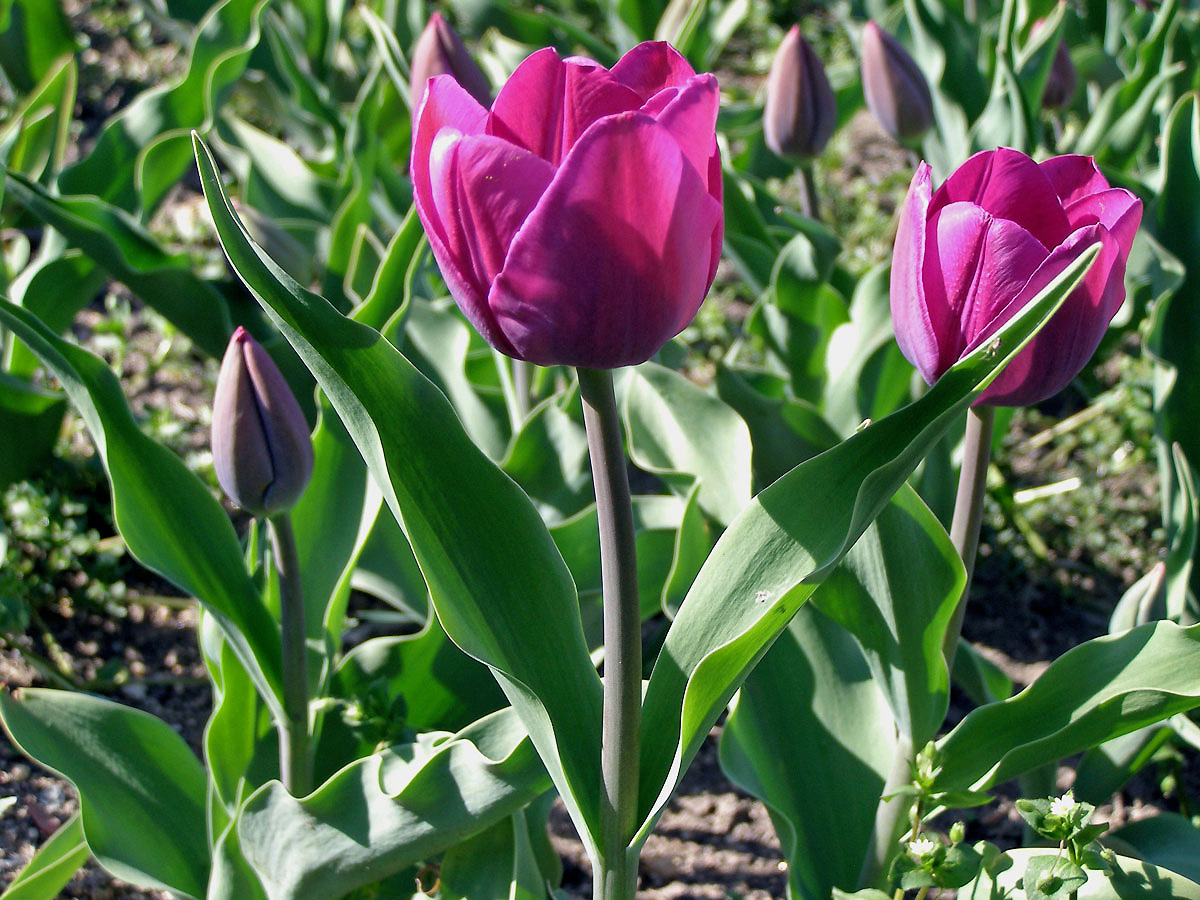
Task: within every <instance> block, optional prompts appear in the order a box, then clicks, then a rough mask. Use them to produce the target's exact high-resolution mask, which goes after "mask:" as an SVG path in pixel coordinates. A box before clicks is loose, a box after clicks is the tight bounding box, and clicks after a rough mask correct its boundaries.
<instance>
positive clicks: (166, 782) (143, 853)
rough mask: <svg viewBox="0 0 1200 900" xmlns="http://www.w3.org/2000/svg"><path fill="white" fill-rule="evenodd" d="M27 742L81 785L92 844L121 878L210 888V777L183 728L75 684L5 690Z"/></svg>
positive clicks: (10, 722)
mask: <svg viewBox="0 0 1200 900" xmlns="http://www.w3.org/2000/svg"><path fill="white" fill-rule="evenodd" d="M0 719H3V721H4V727H5V728H7V729H8V733H9V734H10V735H11V736H12V739H13V743H15V744H16V745H17V746H18V747H19V748H20V749H21V752H23V753H25V754H26V755H27V756H29V757H30V758H31V759H33V760H35V761H36V762H37V763H38V764H39V765H42V766H45V767H46V768H48V769H53V770H54V771H55V772H58V773H59V774H61V775H62V776H63V777H64V778H66V779H67V780H68V781H70V782H71V783H72V784H74V785H75V787H76V789H77V790H78V791H79V807H80V820H81V821H82V823H83V833H84V835H85V837H86V839H87V845H88V847H89V848H90V849H91V851H92V853H93V854H95V856H96V859H98V860H99V861H100V864H101V865H103V866H104V867H105V868H106V869H108V870H109V871H110V872H112V873H113V874H114V875H116V876H117V877H118V878H121V879H123V880H125V881H129V882H132V883H133V884H139V885H142V886H146V887H155V888H164V889H166V890H172V891H176V892H178V893H180V894H183V895H185V896H187V897H191V898H196V900H199V898H201V897H203V896H204V891H205V885H206V883H207V882H208V867H209V853H208V837H207V831H206V825H205V815H204V794H205V791H206V790H207V779H206V778H205V775H204V769H203V767H201V765H200V761H199V760H197V759H196V757H195V756H194V755H193V754H192V751H191V750H190V749H189V748H188V745H187V744H185V743H184V741H183V738H181V737H180V736H179V735H178V734H176V733H175V732H174V731H173V730H172V729H171V727H170V726H169V725H167V724H166V723H165V722H163V721H162V720H161V719H156V718H155V717H154V716H152V715H150V714H148V713H144V712H142V711H140V710H136V709H132V708H130V707H128V706H122V705H121V704H119V703H113V702H112V701H110V700H102V699H100V698H99V697H93V696H90V695H88V694H80V693H75V692H73V691H55V690H48V689H44V688H43V689H38V688H26V689H24V690H23V691H22V692H21V699H20V700H17V699H14V698H13V697H11V696H9V695H8V694H7V693H0Z"/></svg>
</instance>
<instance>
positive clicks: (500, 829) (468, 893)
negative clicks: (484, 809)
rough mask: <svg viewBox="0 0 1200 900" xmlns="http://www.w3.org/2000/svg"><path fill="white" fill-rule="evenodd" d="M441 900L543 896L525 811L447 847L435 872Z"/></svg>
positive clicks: (528, 899) (542, 881)
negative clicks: (439, 885)
mask: <svg viewBox="0 0 1200 900" xmlns="http://www.w3.org/2000/svg"><path fill="white" fill-rule="evenodd" d="M438 879H439V881H440V883H441V891H440V892H439V894H438V896H439V897H440V898H442V900H545V897H546V879H545V878H544V877H543V875H542V873H541V870H540V869H539V868H538V861H537V858H536V857H535V856H534V851H533V847H532V845H531V843H530V840H529V829H528V828H527V826H526V823H525V815H524V814H523V813H522V812H517V813H516V814H515V815H514V816H512V817H511V818H508V819H504V820H503V821H501V822H498V823H497V824H495V825H493V826H492V827H491V828H489V829H487V830H486V831H482V832H480V833H479V834H477V835H475V836H474V837H472V838H470V839H468V840H466V841H464V842H463V843H461V844H459V845H458V846H456V847H453V848H452V849H450V850H449V851H448V852H447V853H446V855H445V856H444V857H442V866H441V870H440V872H439V875H438Z"/></svg>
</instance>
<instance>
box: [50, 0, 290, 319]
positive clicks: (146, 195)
mask: <svg viewBox="0 0 1200 900" xmlns="http://www.w3.org/2000/svg"><path fill="white" fill-rule="evenodd" d="M268 3H269V0H220V2H217V3H215V4H213V6H212V8H211V9H210V10H209V12H208V15H206V16H205V17H204V19H203V21H201V22H200V24H199V25H198V26H197V28H196V30H195V32H194V36H193V39H192V43H191V46H190V47H189V48H188V67H187V72H185V73H184V75H183V76H182V78H181V79H180V80H179V81H177V82H175V83H173V84H167V85H163V86H162V87H159V88H152V89H150V90H148V91H144V92H142V93H141V94H139V95H138V96H137V97H136V98H134V100H133V102H131V103H130V104H129V105H128V106H126V107H125V108H124V109H123V110H121V111H120V112H119V113H118V114H117V115H116V116H114V117H113V118H111V119H109V121H108V122H107V123H106V124H105V126H104V130H103V131H101V132H100V136H99V137H98V138H97V139H96V144H95V146H94V147H93V148H92V152H91V153H89V154H88V155H87V156H85V157H84V158H83V159H81V160H80V161H79V162H77V163H75V164H74V165H73V166H71V167H70V168H68V169H66V170H64V171H63V173H62V175H60V176H59V179H58V188H59V190H60V191H61V193H63V194H94V195H96V197H98V198H100V199H101V200H104V201H107V202H109V203H111V204H113V205H114V206H117V207H120V208H121V209H124V210H127V211H130V212H132V211H135V210H137V209H140V210H142V211H145V212H149V211H152V210H153V209H154V208H155V207H156V206H157V205H158V203H159V201H160V200H161V199H162V197H163V196H164V195H165V194H166V192H167V190H168V189H169V188H170V187H171V186H172V185H173V184H175V182H176V181H178V180H179V176H181V175H182V174H183V172H184V169H185V168H186V166H187V164H188V161H189V160H190V158H191V148H190V146H189V144H188V140H187V137H188V133H189V130H190V129H193V128H195V129H199V130H202V131H203V130H207V128H208V127H209V126H210V125H211V123H212V121H213V116H214V114H215V111H216V110H217V109H218V108H219V107H220V105H221V102H222V99H223V97H224V96H225V94H226V93H227V91H228V90H229V89H230V88H231V87H232V86H233V84H234V82H236V81H237V80H238V79H239V78H241V76H242V73H243V72H244V71H245V68H246V64H247V62H248V61H249V59H250V54H251V52H252V51H253V50H254V48H255V47H256V46H257V45H258V40H259V18H260V17H261V15H262V12H263V10H264V9H265V8H266V7H267V5H268ZM200 312H201V313H203V312H204V311H203V310H201V311H200Z"/></svg>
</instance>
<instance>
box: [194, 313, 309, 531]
mask: <svg viewBox="0 0 1200 900" xmlns="http://www.w3.org/2000/svg"><path fill="white" fill-rule="evenodd" d="M212 454H213V468H214V469H215V470H216V473H217V481H218V482H219V483H220V485H221V489H222V490H224V491H225V493H226V494H228V495H229V497H230V499H232V500H233V502H234V503H236V504H237V505H238V506H240V507H241V508H242V509H244V510H246V511H247V512H249V513H251V514H252V515H255V516H262V517H266V516H273V515H276V514H277V513H281V512H283V511H285V510H287V509H290V508H291V507H292V506H293V505H294V504H295V503H296V501H297V500H298V499H300V495H301V493H303V492H304V488H305V487H306V486H307V485H308V480H309V478H311V477H312V471H313V448H312V438H311V436H310V435H309V431H308V423H307V422H306V421H305V419H304V413H303V412H301V410H300V404H299V403H297V402H296V397H295V395H293V394H292V390H291V388H290V387H288V383H287V382H286V381H285V380H284V378H283V373H282V372H280V371H279V368H278V367H277V366H276V365H275V362H274V360H272V359H271V357H270V356H269V355H268V354H267V351H266V350H264V349H263V348H262V345H261V344H259V343H258V341H256V340H254V338H252V337H250V335H249V333H248V332H247V331H246V330H245V329H244V328H238V329H237V331H235V332H234V333H233V337H232V338H230V340H229V347H228V348H227V349H226V350H225V358H224V359H223V360H221V371H220V374H218V376H217V390H216V394H215V395H214V397H213V424H212Z"/></svg>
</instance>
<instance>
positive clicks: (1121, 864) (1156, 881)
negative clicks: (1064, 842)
mask: <svg viewBox="0 0 1200 900" xmlns="http://www.w3.org/2000/svg"><path fill="white" fill-rule="evenodd" d="M1055 852H1056V851H1055V849H1054V848H1045V847H1040V848H1035V847H1026V848H1020V849H1017V850H1009V851H1007V855H1008V856H1009V858H1011V859H1012V865H1011V866H1009V867H1008V868H1007V869H1005V870H1004V871H1003V872H1001V873H1000V874H999V876H998V877H996V879H995V880H994V881H993V879H992V877H991V876H990V875H989V874H988V873H987V871H986V867H985V870H984V871H981V872H980V873H979V877H978V878H977V879H975V881H973V882H971V883H970V884H968V885H966V886H965V887H961V888H959V890H958V896H959V897H961V898H962V900H992V898H994V897H997V896H1003V897H1014V898H1015V900H1025V898H1026V897H1029V896H1031V895H1029V894H1028V893H1026V892H1025V891H1022V890H1020V889H1019V888H1018V882H1019V881H1020V880H1021V878H1022V876H1023V875H1024V874H1025V871H1026V869H1027V868H1028V865H1029V861H1030V860H1031V859H1034V858H1036V857H1040V856H1048V857H1050V858H1053V857H1054V855H1055ZM1111 865H1112V867H1113V869H1114V871H1113V873H1112V874H1111V875H1109V874H1106V873H1105V872H1102V871H1100V870H1098V869H1085V870H1084V871H1085V872H1086V874H1087V878H1088V880H1087V883H1086V884H1084V885H1083V886H1082V887H1080V888H1079V890H1078V892H1077V893H1076V897H1077V898H1078V900H1200V884H1197V883H1196V882H1194V881H1190V880H1189V879H1187V878H1185V877H1184V876H1183V875H1177V874H1175V873H1174V872H1170V871H1168V870H1167V869H1162V868H1158V867H1156V866H1153V865H1151V864H1149V863H1146V862H1142V861H1141V860H1137V859H1130V858H1128V857H1125V856H1117V857H1115V858H1114V859H1113V860H1112V862H1111Z"/></svg>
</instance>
